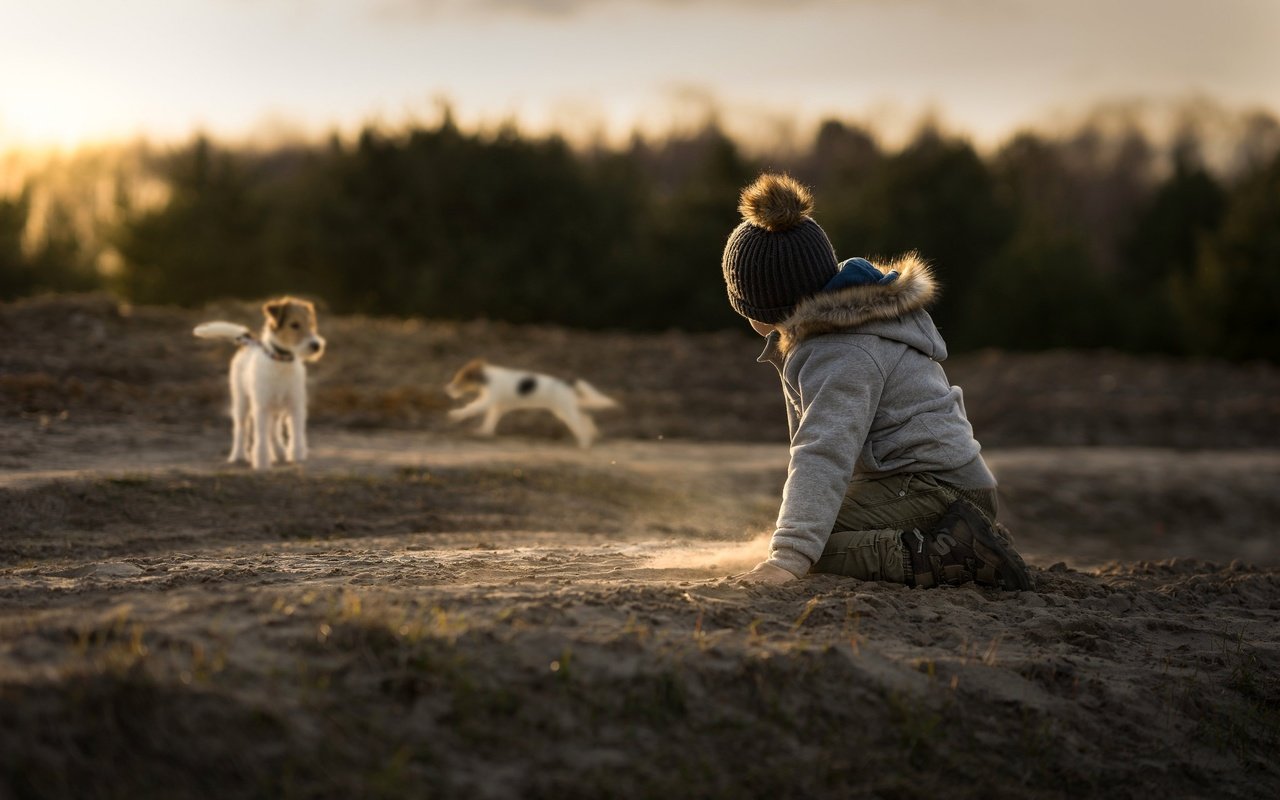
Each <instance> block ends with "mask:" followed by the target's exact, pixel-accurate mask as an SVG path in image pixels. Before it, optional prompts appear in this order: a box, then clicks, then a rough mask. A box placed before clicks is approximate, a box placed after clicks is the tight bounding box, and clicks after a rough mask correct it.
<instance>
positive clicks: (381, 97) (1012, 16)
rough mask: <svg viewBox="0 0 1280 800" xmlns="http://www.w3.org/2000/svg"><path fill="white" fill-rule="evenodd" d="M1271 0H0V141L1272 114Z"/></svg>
mask: <svg viewBox="0 0 1280 800" xmlns="http://www.w3.org/2000/svg"><path fill="white" fill-rule="evenodd" d="M1278 44H1280V0H1212V1H1211V0H1071V1H1070V2H1065V1H1064V0H767V1H766V0H0V150H4V149H13V148H48V147H54V148H72V147H75V146H77V145H80V144H86V143H98V142H104V141H118V140H125V139H131V138H136V137H138V136H144V137H146V138H148V139H152V140H177V139H182V138H185V137H188V136H190V135H191V134H192V133H193V132H195V131H197V130H199V131H204V132H208V133H211V134H213V135H215V136H219V137H226V138H232V139H253V138H255V137H269V136H280V135H321V134H323V133H325V132H327V131H328V130H332V129H335V128H336V129H339V130H354V129H356V128H357V127H359V126H360V125H362V124H364V123H367V122H376V123H382V124H388V125H398V124H401V123H403V122H406V121H410V120H420V121H434V120H436V119H438V118H439V114H440V113H441V108H442V107H443V104H444V103H447V104H448V105H449V106H450V107H451V109H452V111H453V113H454V115H455V117H456V118H457V119H458V121H459V122H460V123H461V124H464V125H469V126H486V125H498V124H501V123H503V122H506V121H515V122H516V123H517V124H518V125H519V126H520V128H521V129H522V130H526V131H529V132H544V131H546V130H549V129H558V130H564V131H566V132H568V133H569V134H570V135H573V136H578V137H581V136H590V135H601V136H604V137H606V138H610V139H620V138H625V136H626V135H628V134H629V133H630V132H631V131H632V130H636V129H638V130H642V131H645V132H654V133H660V132H663V131H666V130H669V129H671V128H673V127H676V128H679V127H691V126H694V125H698V124H700V123H702V122H704V121H705V120H706V118H707V116H708V114H710V113H713V112H714V113H715V114H716V115H717V117H718V118H719V119H721V120H722V121H723V122H724V123H725V126H726V127H727V128H729V129H730V130H731V131H732V132H734V133H735V134H738V135H744V136H746V137H748V138H752V137H754V138H756V139H758V140H772V139H776V138H783V137H786V136H788V135H793V134H795V133H797V132H799V131H802V130H803V129H804V128H805V127H806V126H809V125H812V124H814V123H816V121H818V120H819V119H821V118H824V117H836V118H840V119H851V120H858V121H863V122H869V123H871V124H876V125H879V126H881V127H882V128H889V129H891V128H893V127H894V126H903V125H907V124H914V123H915V122H917V121H918V120H919V119H920V118H921V117H922V116H924V115H931V116H933V117H935V118H936V119H938V120H939V121H941V122H943V123H944V124H946V125H947V126H948V127H950V128H954V129H957V130H961V131H965V132H968V133H969V134H971V135H972V136H974V137H975V138H976V139H978V140H980V141H981V140H994V139H997V138H998V137H1001V136H1005V135H1008V134H1009V133H1010V132H1011V131H1012V130H1014V129H1016V128H1018V127H1022V126H1027V125H1042V124H1045V123H1048V122H1051V121H1052V120H1053V119H1055V118H1058V117H1061V116H1062V115H1066V114H1070V113H1073V112H1079V111H1082V110H1084V109H1087V108H1088V107H1089V106H1091V105H1092V104H1095V103H1098V102H1112V103H1114V102H1121V103H1124V102H1131V101H1136V100H1143V101H1147V102H1156V103H1168V102H1177V101H1181V100H1184V99H1186V98H1190V97H1200V98H1208V99H1211V100H1213V101H1214V102H1217V103H1220V104H1223V105H1226V106H1229V107H1240V108H1249V109H1252V108H1260V109H1263V110H1268V111H1271V112H1272V113H1280V46H1277V45H1278Z"/></svg>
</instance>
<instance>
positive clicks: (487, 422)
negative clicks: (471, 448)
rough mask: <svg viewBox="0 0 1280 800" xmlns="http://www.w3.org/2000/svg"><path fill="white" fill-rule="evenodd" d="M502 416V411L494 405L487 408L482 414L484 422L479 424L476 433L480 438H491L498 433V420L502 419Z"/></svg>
mask: <svg viewBox="0 0 1280 800" xmlns="http://www.w3.org/2000/svg"><path fill="white" fill-rule="evenodd" d="M502 414H503V410H502V409H500V408H498V407H497V406H496V405H494V406H489V410H487V411H485V413H484V422H481V423H480V427H479V428H478V429H476V433H478V434H480V435H481V436H493V435H494V434H495V433H497V432H498V420H500V419H502Z"/></svg>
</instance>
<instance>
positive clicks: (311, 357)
mask: <svg viewBox="0 0 1280 800" xmlns="http://www.w3.org/2000/svg"><path fill="white" fill-rule="evenodd" d="M262 313H263V316H265V317H266V322H265V323H264V324H263V326H262V333H261V335H259V336H254V335H253V332H252V331H251V330H249V329H248V328H246V327H245V326H243V325H237V324H235V323H234V322H206V323H204V324H203V325H197V326H196V329H195V331H194V333H195V335H196V336H199V337H201V338H204V339H225V340H228V341H232V342H235V343H236V344H238V345H240V349H239V350H238V351H237V352H236V354H235V357H234V358H232V359H231V426H232V427H231V455H230V456H228V457H227V461H229V462H231V463H232V464H235V463H238V462H241V461H244V460H246V456H248V460H249V461H250V462H251V463H252V464H253V468H254V469H266V468H267V467H268V466H270V465H271V463H272V462H273V461H275V462H281V461H288V462H290V463H296V462H301V461H305V460H306V459H307V368H306V367H305V366H304V365H303V362H304V361H316V360H317V359H319V358H320V356H322V355H323V354H324V339H323V338H321V336H320V334H319V333H318V332H317V331H316V310H315V306H313V305H312V304H311V303H308V302H307V301H305V300H298V299H296V298H293V297H282V298H280V299H278V300H272V301H270V302H269V303H266V304H265V305H263V306H262Z"/></svg>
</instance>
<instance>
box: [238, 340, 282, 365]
mask: <svg viewBox="0 0 1280 800" xmlns="http://www.w3.org/2000/svg"><path fill="white" fill-rule="evenodd" d="M236 344H239V345H248V346H252V347H257V348H258V349H259V350H261V351H262V352H263V353H265V354H266V356H267V358H269V359H271V360H272V361H281V362H286V363H287V362H289V361H292V360H293V359H294V355H293V353H291V352H290V351H288V350H285V349H284V348H283V347H281V346H280V345H278V344H276V343H275V342H270V343H267V342H264V341H262V340H261V339H259V338H258V337H256V336H254V335H253V334H252V333H244V334H241V335H240V336H237V337H236Z"/></svg>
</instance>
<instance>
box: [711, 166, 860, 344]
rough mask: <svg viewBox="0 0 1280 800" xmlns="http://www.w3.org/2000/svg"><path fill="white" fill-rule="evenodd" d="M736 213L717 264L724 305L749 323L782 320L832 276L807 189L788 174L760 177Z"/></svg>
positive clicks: (831, 254)
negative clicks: (721, 273)
mask: <svg viewBox="0 0 1280 800" xmlns="http://www.w3.org/2000/svg"><path fill="white" fill-rule="evenodd" d="M738 210H739V211H740V212H742V224H740V225H738V227H737V228H734V230H733V233H731V234H729V241H728V242H727V243H726V244H725V246H724V257H723V259H722V260H721V267H722V268H723V270H724V282H725V286H726V288H727V289H728V291H729V304H730V305H731V306H733V310H734V311H737V312H738V313H739V314H741V315H742V316H744V317H746V318H748V319H753V320H756V321H757V322H763V323H766V324H770V325H772V324H775V323H778V322H782V321H783V320H785V319H786V318H787V317H789V316H791V312H792V310H794V309H795V306H796V303H798V302H800V301H801V300H803V299H805V298H806V297H809V296H810V295H813V294H816V293H818V292H819V291H821V290H822V289H823V287H825V286H826V285H827V283H828V282H829V281H830V280H831V279H832V278H833V277H835V275H836V273H837V272H838V271H839V269H838V267H837V266H836V254H835V250H834V249H833V248H832V247H831V241H830V240H829V239H827V234H826V233H824V232H823V230H822V228H820V227H819V226H818V223H816V222H814V221H813V219H812V218H811V217H810V216H809V214H810V213H811V212H812V211H813V197H812V196H811V195H810V194H809V190H808V189H806V188H805V187H804V186H801V185H800V184H799V183H798V182H797V181H796V180H795V179H794V178H792V177H790V176H789V175H778V174H768V173H766V174H764V175H761V176H760V177H759V178H757V179H756V180H755V182H754V183H752V184H751V185H750V186H748V187H747V188H745V189H743V190H742V196H741V198H740V200H739V202H738Z"/></svg>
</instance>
